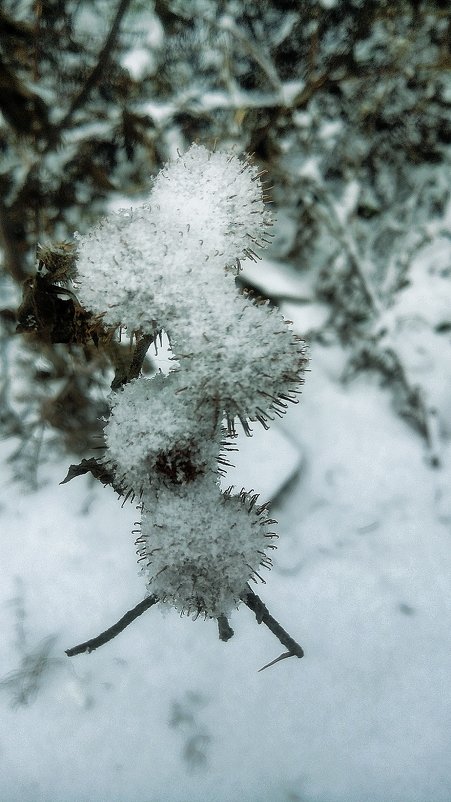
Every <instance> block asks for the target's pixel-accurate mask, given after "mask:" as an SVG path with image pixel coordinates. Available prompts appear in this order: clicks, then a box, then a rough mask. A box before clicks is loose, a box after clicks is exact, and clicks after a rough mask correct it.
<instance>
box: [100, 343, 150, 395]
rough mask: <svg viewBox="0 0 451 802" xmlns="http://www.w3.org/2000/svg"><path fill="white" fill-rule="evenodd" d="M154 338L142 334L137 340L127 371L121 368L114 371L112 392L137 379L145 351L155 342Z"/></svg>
mask: <svg viewBox="0 0 451 802" xmlns="http://www.w3.org/2000/svg"><path fill="white" fill-rule="evenodd" d="M156 336H157V335H156V334H143V335H142V337H140V338H139V340H137V342H136V345H135V348H134V351H133V356H132V359H131V362H130V365H129V367H128V369H127V370H126V371H125V372H124V370H123V368H122V366H121V367H120V368H118V369H117V370H116V374H115V376H114V379H113V381H112V382H111V389H112V390H119V388H120V387H122V385H123V384H127V382H129V381H131V380H132V379H137V378H138V376H139V374H140V373H141V370H142V366H143V364H144V360H145V358H146V354H147V351H148V350H149V347H150V346H151V345H152V343H153V342H154V341H155V338H156Z"/></svg>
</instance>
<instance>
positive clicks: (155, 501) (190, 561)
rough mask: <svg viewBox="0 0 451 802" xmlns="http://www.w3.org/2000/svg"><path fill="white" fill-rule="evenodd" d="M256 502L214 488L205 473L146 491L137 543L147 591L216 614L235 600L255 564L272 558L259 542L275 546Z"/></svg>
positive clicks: (186, 609) (184, 608)
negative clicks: (184, 482) (183, 482)
mask: <svg viewBox="0 0 451 802" xmlns="http://www.w3.org/2000/svg"><path fill="white" fill-rule="evenodd" d="M255 502H256V496H252V495H250V494H245V493H241V494H240V495H237V496H232V495H231V494H230V493H229V492H226V493H221V492H220V490H219V488H218V486H217V485H216V483H215V482H214V481H213V482H212V481H211V478H209V477H203V478H201V479H197V480H195V481H194V482H191V483H190V484H185V485H182V486H180V487H178V488H174V489H168V488H165V487H161V488H159V490H157V491H156V493H155V494H152V495H151V496H150V498H149V499H148V500H147V498H146V497H145V498H144V511H143V517H142V523H141V534H140V536H139V537H138V539H137V541H136V545H137V547H138V549H137V553H138V554H139V559H140V560H142V563H143V564H144V571H145V573H146V575H147V577H148V581H149V586H151V588H152V591H153V593H156V594H157V596H159V598H160V599H161V601H162V602H164V603H166V604H168V605H170V606H173V607H175V608H176V609H177V610H179V612H181V613H188V614H189V613H194V614H202V615H208V616H214V617H219V616H220V615H228V614H229V613H230V612H231V611H232V610H233V609H234V608H235V607H237V606H238V604H239V601H240V594H242V592H243V590H244V588H245V587H246V584H247V583H248V582H249V580H251V579H253V578H255V576H258V575H259V574H258V570H259V569H260V566H261V567H262V568H270V566H271V559H270V558H269V557H268V556H266V553H265V549H268V548H275V546H274V543H273V540H274V537H275V535H274V534H272V533H268V531H267V529H268V526H269V525H270V524H271V523H274V522H273V521H271V519H268V517H267V514H266V515H265V508H264V507H258V506H257V505H256V504H255ZM260 570H261V569H260Z"/></svg>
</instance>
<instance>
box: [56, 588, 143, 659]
mask: <svg viewBox="0 0 451 802" xmlns="http://www.w3.org/2000/svg"><path fill="white" fill-rule="evenodd" d="M157 601H158V596H155V594H152V595H151V596H148V597H147V598H146V599H143V600H142V601H141V602H139V604H137V605H136V607H134V608H133V610H129V611H128V612H127V613H125V615H123V616H122V618H121V619H120V620H119V621H118V622H117V623H116V624H113V626H112V627H110V628H109V629H106V630H105V632H101V634H100V635H97V637H96V638H91V640H87V641H86V642H85V643H80V644H79V645H78V646H73V647H72V649H66V654H67V656H68V657H73V656H74V655H75V654H83V652H88V654H90V652H93V651H94V649H98V648H99V646H103V645H104V643H108V641H109V640H112V639H113V638H115V637H116V635H119V633H120V632H122V630H124V629H125V628H126V627H128V626H129V624H131V623H132V621H134V620H135V618H138V616H140V615H142V614H143V613H145V612H146V610H148V609H149V607H152V606H153V605H154V604H156V603H157Z"/></svg>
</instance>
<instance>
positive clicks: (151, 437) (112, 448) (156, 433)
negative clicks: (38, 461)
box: [104, 372, 221, 492]
mask: <svg viewBox="0 0 451 802" xmlns="http://www.w3.org/2000/svg"><path fill="white" fill-rule="evenodd" d="M181 379H182V377H181V375H180V374H179V373H178V372H174V373H170V374H169V375H168V376H163V375H158V376H155V377H154V378H152V379H145V378H139V379H134V380H133V381H131V382H129V383H128V384H126V385H125V386H124V388H123V389H121V390H120V391H119V392H118V393H117V394H116V395H115V396H113V398H112V406H111V415H110V417H109V419H108V422H107V424H106V426H105V432H104V434H105V442H106V447H107V450H106V455H105V460H106V461H107V462H108V463H109V464H111V465H112V466H113V467H114V470H115V473H116V476H117V477H118V479H119V480H120V481H121V483H122V484H123V485H125V486H126V487H129V488H133V489H134V490H135V492H136V491H138V490H141V489H143V488H145V487H148V486H149V483H151V484H156V483H159V482H160V483H161V482H163V483H166V484H176V485H177V484H183V483H187V482H192V481H194V480H195V479H196V478H197V477H198V476H201V475H203V474H205V473H208V472H213V473H215V474H216V473H217V470H218V465H217V459H218V454H219V452H220V448H221V430H220V427H219V425H218V422H217V416H216V413H215V410H214V408H213V407H212V406H208V405H207V404H206V403H204V404H202V405H201V407H199V408H198V409H196V407H195V405H194V403H193V400H192V398H191V396H190V394H189V393H188V392H186V390H187V389H188V388H187V387H186V386H185V387H184V386H183V384H182V382H181Z"/></svg>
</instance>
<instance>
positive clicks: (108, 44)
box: [57, 0, 131, 131]
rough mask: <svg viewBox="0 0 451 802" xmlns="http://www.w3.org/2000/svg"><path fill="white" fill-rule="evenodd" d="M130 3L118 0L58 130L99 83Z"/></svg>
mask: <svg viewBox="0 0 451 802" xmlns="http://www.w3.org/2000/svg"><path fill="white" fill-rule="evenodd" d="M130 3H131V0H120V2H119V5H118V7H117V11H116V14H115V16H114V19H113V24H112V25H111V28H110V32H109V34H108V36H107V38H106V40H105V44H104V45H103V47H102V50H101V51H100V53H99V57H98V59H97V64H96V65H95V67H94V68H93V69H92V70H91V72H90V73H89V75H88V77H87V79H86V82H85V83H84V84H83V86H82V88H81V89H80V91H79V93H78V95H76V96H75V98H74V99H73V101H72V103H71V106H70V108H69V110H68V111H67V113H66V114H65V115H64V117H63V119H62V120H61V121H60V122H59V123H58V125H57V128H58V130H59V131H61V130H62V129H63V128H66V127H67V125H68V123H69V121H70V120H71V119H72V116H73V115H74V113H75V112H76V111H77V109H79V108H80V106H83V104H84V103H85V101H86V100H87V99H88V97H89V95H90V93H91V90H92V89H93V88H94V87H95V86H96V84H98V83H99V81H100V79H101V77H102V74H103V73H104V71H105V69H106V68H107V66H108V60H109V57H110V54H111V51H112V50H113V48H114V45H115V43H116V38H117V35H118V33H119V27H120V24H121V22H122V18H123V17H124V15H125V14H126V12H127V9H128V6H129V5H130Z"/></svg>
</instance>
